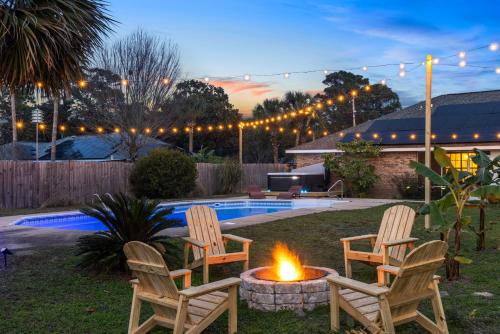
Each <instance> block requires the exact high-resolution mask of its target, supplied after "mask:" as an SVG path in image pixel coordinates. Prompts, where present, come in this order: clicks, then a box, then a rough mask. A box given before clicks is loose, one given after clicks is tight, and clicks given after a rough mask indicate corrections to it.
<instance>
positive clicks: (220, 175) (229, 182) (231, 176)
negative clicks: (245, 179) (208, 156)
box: [217, 159, 242, 194]
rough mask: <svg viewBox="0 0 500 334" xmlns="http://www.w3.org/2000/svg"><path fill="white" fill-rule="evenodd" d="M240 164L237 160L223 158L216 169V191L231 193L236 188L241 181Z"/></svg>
mask: <svg viewBox="0 0 500 334" xmlns="http://www.w3.org/2000/svg"><path fill="white" fill-rule="evenodd" d="M241 176H242V172H241V165H240V163H239V162H238V161H237V160H234V159H225V160H224V163H223V164H221V165H220V166H219V167H218V169H217V181H218V186H217V189H218V193H219V194H231V193H234V192H235V191H236V189H238V184H239V183H240V181H241Z"/></svg>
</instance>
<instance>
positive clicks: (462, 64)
mask: <svg viewBox="0 0 500 334" xmlns="http://www.w3.org/2000/svg"><path fill="white" fill-rule="evenodd" d="M465 65H467V62H466V61H465V60H463V59H462V60H461V61H460V62H459V63H458V66H460V67H465Z"/></svg>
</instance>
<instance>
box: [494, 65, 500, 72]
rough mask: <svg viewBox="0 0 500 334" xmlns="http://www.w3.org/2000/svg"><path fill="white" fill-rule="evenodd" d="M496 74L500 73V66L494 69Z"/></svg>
mask: <svg viewBox="0 0 500 334" xmlns="http://www.w3.org/2000/svg"><path fill="white" fill-rule="evenodd" d="M495 73H496V74H500V66H499V67H497V68H496V69H495Z"/></svg>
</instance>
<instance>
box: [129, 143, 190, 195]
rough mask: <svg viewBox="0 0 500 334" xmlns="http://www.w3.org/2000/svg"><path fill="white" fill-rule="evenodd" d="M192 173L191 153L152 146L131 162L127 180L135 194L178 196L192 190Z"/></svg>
mask: <svg viewBox="0 0 500 334" xmlns="http://www.w3.org/2000/svg"><path fill="white" fill-rule="evenodd" d="M196 175H197V171H196V164H195V163H194V161H193V159H191V157H189V156H187V155H186V154H184V153H182V152H179V151H174V150H168V149H155V150H151V151H150V152H149V154H148V155H147V156H145V157H143V158H141V159H139V160H138V161H137V162H136V163H135V166H134V169H133V170H132V173H130V184H131V186H132V191H133V192H134V194H135V195H136V196H138V197H143V196H144V197H148V198H178V197H184V196H186V195H188V194H189V193H190V192H191V191H193V190H194V188H195V185H196Z"/></svg>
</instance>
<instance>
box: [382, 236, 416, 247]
mask: <svg viewBox="0 0 500 334" xmlns="http://www.w3.org/2000/svg"><path fill="white" fill-rule="evenodd" d="M416 241H418V238H406V239H400V240H389V241H383V242H382V243H381V246H385V247H393V246H399V245H404V244H412V243H415V242H416Z"/></svg>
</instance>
